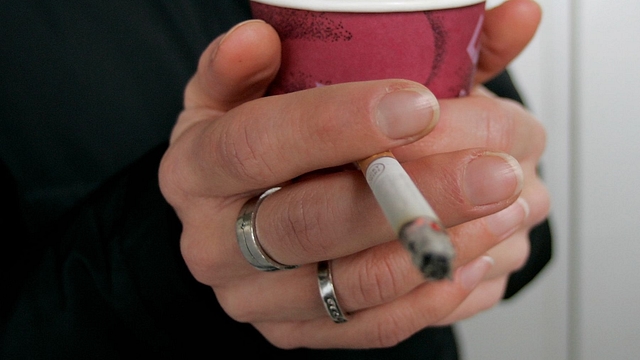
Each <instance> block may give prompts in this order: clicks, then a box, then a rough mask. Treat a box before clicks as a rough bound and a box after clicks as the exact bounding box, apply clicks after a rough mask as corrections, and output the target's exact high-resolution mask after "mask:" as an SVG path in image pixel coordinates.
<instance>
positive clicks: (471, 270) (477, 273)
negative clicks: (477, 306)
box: [458, 255, 495, 291]
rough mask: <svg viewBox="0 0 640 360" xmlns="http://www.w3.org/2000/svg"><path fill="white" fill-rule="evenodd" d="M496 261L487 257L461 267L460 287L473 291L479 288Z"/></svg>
mask: <svg viewBox="0 0 640 360" xmlns="http://www.w3.org/2000/svg"><path fill="white" fill-rule="evenodd" d="M494 263H495V261H494V260H493V258H492V257H491V256H488V255H485V256H481V257H480V258H478V259H476V260H474V261H472V262H470V263H468V264H466V265H465V266H463V267H461V268H460V270H458V271H459V273H458V276H459V278H460V285H462V287H463V288H465V289H466V290H469V291H471V290H473V289H475V288H476V286H478V284H479V283H480V281H482V278H483V277H484V276H485V275H486V274H487V272H489V270H491V268H492V267H493V265H494Z"/></svg>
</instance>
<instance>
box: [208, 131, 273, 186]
mask: <svg viewBox="0 0 640 360" xmlns="http://www.w3.org/2000/svg"><path fill="white" fill-rule="evenodd" d="M251 129H252V128H251V127H240V126H238V127H237V128H236V129H235V130H230V131H224V132H221V134H222V135H221V136H222V137H221V138H220V139H210V141H209V143H210V144H211V146H212V149H211V152H210V153H211V154H213V155H215V156H216V159H217V162H218V165H219V166H220V167H221V168H226V169H227V171H228V172H229V173H230V175H231V178H234V179H238V178H239V179H244V180H246V181H247V182H252V183H254V184H255V185H258V186H259V187H261V186H262V185H264V184H265V183H266V182H267V181H268V179H271V178H273V177H274V175H275V174H274V170H273V169H272V168H271V167H270V166H269V164H270V163H271V162H270V161H269V159H268V158H267V157H266V154H268V153H270V151H269V149H268V148H265V146H266V145H268V144H269V143H271V142H270V141H269V139H268V138H266V139H265V138H264V136H266V134H265V133H263V134H257V133H255V132H251V131H250V130H251ZM229 134H235V135H236V136H234V137H233V138H231V137H230V135H229Z"/></svg>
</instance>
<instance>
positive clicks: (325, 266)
mask: <svg viewBox="0 0 640 360" xmlns="http://www.w3.org/2000/svg"><path fill="white" fill-rule="evenodd" d="M318 288H319V289H320V297H322V303H323V304H324V307H325V309H327V312H328V313H329V316H330V317H331V320H333V322H335V323H336V324H340V323H344V322H347V317H346V315H345V313H344V312H343V311H342V309H340V305H339V304H338V298H337V297H336V292H335V290H334V288H333V279H332V277H331V263H330V262H329V261H320V262H319V263H318Z"/></svg>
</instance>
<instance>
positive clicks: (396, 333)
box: [369, 312, 411, 348]
mask: <svg viewBox="0 0 640 360" xmlns="http://www.w3.org/2000/svg"><path fill="white" fill-rule="evenodd" d="M407 323H408V322H407V319H405V318H404V317H403V316H401V315H399V314H398V313H393V312H392V313H388V314H386V316H385V317H382V318H381V319H380V321H379V322H378V323H377V326H376V327H374V328H373V329H374V330H373V331H371V333H370V334H369V336H370V339H369V341H370V343H371V344H372V346H373V347H377V348H387V347H392V346H396V345H398V344H400V343H401V342H402V341H404V340H406V339H407V338H408V337H409V336H410V335H411V334H410V333H408V332H407V330H405V329H407V325H406V324H407Z"/></svg>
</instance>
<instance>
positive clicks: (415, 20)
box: [251, 0, 485, 98]
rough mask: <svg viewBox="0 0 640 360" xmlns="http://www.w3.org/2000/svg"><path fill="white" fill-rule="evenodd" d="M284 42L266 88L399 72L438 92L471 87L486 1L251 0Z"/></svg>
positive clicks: (285, 89) (276, 90)
mask: <svg viewBox="0 0 640 360" xmlns="http://www.w3.org/2000/svg"><path fill="white" fill-rule="evenodd" d="M251 9H252V12H253V16H254V17H255V18H259V19H263V20H265V21H266V22H267V23H269V24H271V25H272V26H273V27H274V28H275V29H276V31H277V32H278V34H279V35H280V39H281V41H282V65H281V68H280V71H279V73H278V76H277V77H276V79H275V81H274V82H273V84H272V86H271V88H270V90H269V93H270V94H282V93H289V92H293V91H298V90H303V89H308V88H313V87H318V86H326V85H331V84H338V83H344V82H351V81H364V80H377V79H388V78H402V79H408V80H413V81H416V82H419V83H421V84H423V85H425V86H427V87H428V88H429V89H430V90H431V91H432V92H433V93H434V94H435V95H436V96H437V97H439V98H451V97H458V96H464V95H466V94H468V93H469V91H470V88H471V85H472V82H473V77H474V74H475V71H476V66H477V62H478V56H479V53H480V32H481V28H482V23H483V20H484V10H485V2H484V0H360V1H359V0H252V1H251Z"/></svg>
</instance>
